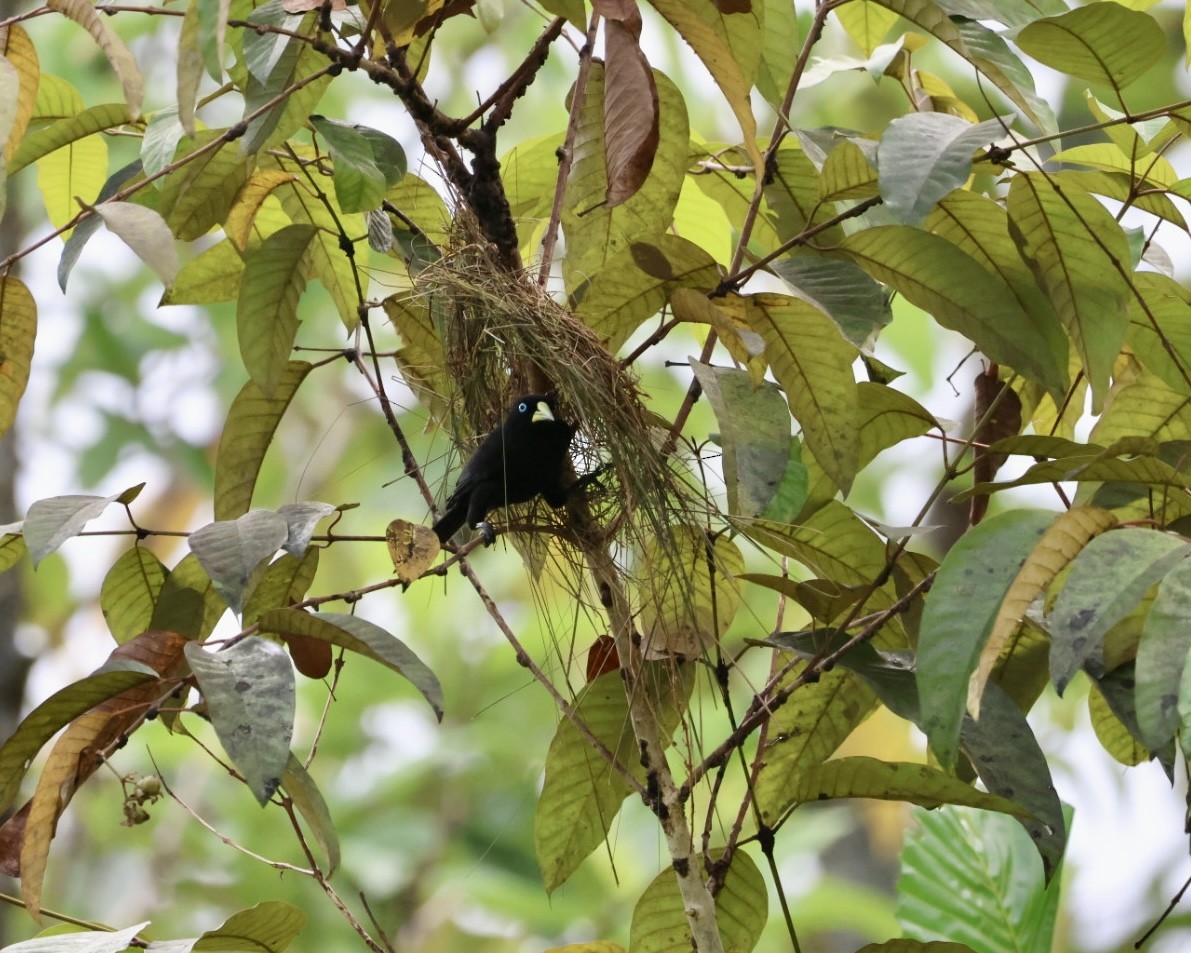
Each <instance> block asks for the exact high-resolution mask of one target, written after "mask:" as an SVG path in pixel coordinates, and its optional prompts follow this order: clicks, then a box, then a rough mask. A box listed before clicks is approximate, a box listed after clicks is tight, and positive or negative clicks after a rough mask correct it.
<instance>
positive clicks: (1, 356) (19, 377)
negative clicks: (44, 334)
mask: <svg viewBox="0 0 1191 953" xmlns="http://www.w3.org/2000/svg"><path fill="white" fill-rule="evenodd" d="M36 336H37V302H36V301H34V300H33V295H32V294H30V293H29V289H28V287H26V286H25V284H24V282H22V281H21V280H20V279H19V278H14V277H13V276H12V275H5V276H4V277H2V278H0V434H5V433H7V432H8V429H9V428H10V427H11V426H12V424H13V421H14V420H16V416H17V407H18V405H19V404H20V402H21V397H22V396H23V395H24V393H25V385H26V384H27V383H28V382H29V367H30V365H31V364H32V363H33V341H34V338H36Z"/></svg>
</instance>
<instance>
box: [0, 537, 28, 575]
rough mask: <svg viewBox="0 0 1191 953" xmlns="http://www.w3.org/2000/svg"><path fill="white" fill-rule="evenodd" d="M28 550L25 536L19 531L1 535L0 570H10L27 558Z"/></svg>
mask: <svg viewBox="0 0 1191 953" xmlns="http://www.w3.org/2000/svg"><path fill="white" fill-rule="evenodd" d="M27 552H28V549H27V548H26V547H25V537H24V536H21V535H20V534H18V533H6V534H4V535H3V536H0V572H7V571H8V570H10V569H11V568H12V567H13V566H15V565H16V564H17V563H18V562H20V561H21V560H22V559H24V558H25V554H26V553H27Z"/></svg>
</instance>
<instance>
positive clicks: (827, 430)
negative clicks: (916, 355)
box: [745, 294, 859, 493]
mask: <svg viewBox="0 0 1191 953" xmlns="http://www.w3.org/2000/svg"><path fill="white" fill-rule="evenodd" d="M745 303H746V307H747V310H746V312H745V314H746V317H747V319H748V323H749V326H750V327H751V328H752V329H753V331H755V332H756V333H757V334H759V335H761V338H762V339H763V340H764V342H765V358H766V360H768V361H769V365H770V367H772V368H773V373H774V376H775V377H776V378H777V380H778V383H779V384H781V385H782V389H783V390H784V391H785V392H786V399H787V400H788V401H789V402H790V410H791V411H792V412H793V414H794V417H795V418H796V419H797V420H798V423H799V424H801V425H802V433H803V441H804V443H805V445H806V448H807V449H808V450H810V452H811V453H812V454H813V455H814V457H815V459H816V460H817V461H818V463H819V464H820V466H822V467H823V469H824V470H825V471H826V472H827V473H828V474H829V475H830V476H831V478H832V480H834V481H835V484H836V486H838V487H839V488H840V489H841V490H843V491H844V492H845V493H846V492H847V491H848V489H849V488H850V487H851V485H852V479H853V477H854V476H855V475H856V470H857V467H858V465H859V464H858V459H859V449H858V442H857V431H856V427H857V417H858V413H859V397H858V394H857V390H856V380H855V377H854V376H853V373H852V363H853V361H854V360H855V359H856V349H855V347H853V345H851V344H850V343H848V342H847V341H845V340H844V338H843V336H842V335H841V334H840V331H839V328H838V327H837V326H836V325H835V323H834V322H833V321H831V320H830V319H829V318H828V317H827V316H826V315H825V314H823V312H822V311H820V310H819V309H818V308H817V307H815V306H813V305H809V304H807V303H806V302H805V301H803V300H801V299H799V298H792V297H788V296H786V295H774V294H757V295H750V296H748V297H747V298H745Z"/></svg>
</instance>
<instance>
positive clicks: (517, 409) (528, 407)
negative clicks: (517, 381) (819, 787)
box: [509, 394, 558, 424]
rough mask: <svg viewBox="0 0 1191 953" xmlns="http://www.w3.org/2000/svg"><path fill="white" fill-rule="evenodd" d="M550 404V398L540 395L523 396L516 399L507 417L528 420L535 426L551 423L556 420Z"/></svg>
mask: <svg viewBox="0 0 1191 953" xmlns="http://www.w3.org/2000/svg"><path fill="white" fill-rule="evenodd" d="M551 403H552V402H551V400H550V398H548V397H545V396H543V395H542V394H525V395H523V396H521V397H518V398H517V402H516V403H515V404H513V409H512V412H511V413H510V414H509V416H510V417H511V418H514V419H516V418H520V419H523V420H525V419H528V420H530V421H531V422H533V423H535V424H540V423H553V422H554V421H555V420H557V419H558V418H556V417H555V416H554V408H553V407H552V406H551Z"/></svg>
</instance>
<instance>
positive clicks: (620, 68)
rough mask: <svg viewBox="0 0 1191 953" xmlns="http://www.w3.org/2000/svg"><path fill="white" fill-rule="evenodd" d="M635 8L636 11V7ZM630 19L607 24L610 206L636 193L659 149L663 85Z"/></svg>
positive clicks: (606, 150) (606, 149) (606, 132)
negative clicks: (659, 101) (660, 85)
mask: <svg viewBox="0 0 1191 953" xmlns="http://www.w3.org/2000/svg"><path fill="white" fill-rule="evenodd" d="M634 13H636V11H635V10H634ZM636 16H637V20H638V25H637V32H636V33H634V31H633V28H632V25H631V24H630V23H622V22H620V21H618V20H609V21H608V22H607V23H606V24H605V25H604V45H605V49H606V55H607V63H606V65H605V69H604V77H605V78H604V159H605V162H606V165H607V169H608V191H607V194H606V196H605V199H606V201H607V205H608V207H609V208H614V207H615V206H617V205H620V204H622V203H624V202H627V201H628V200H629V199H630V198H632V197H633V196H634V195H635V194H636V193H637V190H638V189H640V188H641V186H642V184H643V183H644V182H645V179H646V177H647V176H648V175H649V170H650V169H651V168H653V159H654V156H655V155H656V154H657V151H658V141H659V133H658V89H657V84H656V83H655V81H654V77H653V71H652V70H651V69H650V68H649V61H648V60H647V59H646V58H645V54H644V53H642V52H641V47H640V46H639V45H638V43H637V34H638V33H640V25H639V23H640V14H636Z"/></svg>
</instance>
